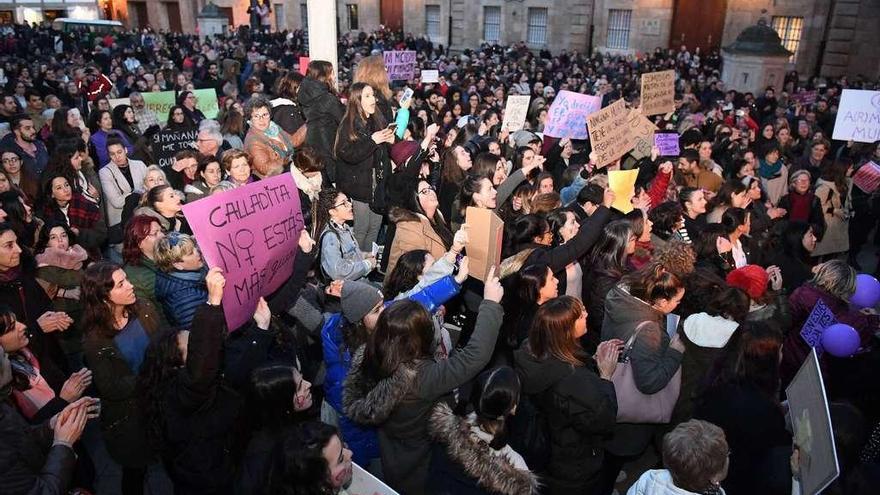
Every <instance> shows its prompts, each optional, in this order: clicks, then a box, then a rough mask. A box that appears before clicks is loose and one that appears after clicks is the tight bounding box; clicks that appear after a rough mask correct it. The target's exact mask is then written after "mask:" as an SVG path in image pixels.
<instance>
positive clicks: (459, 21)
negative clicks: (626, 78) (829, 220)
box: [0, 0, 880, 78]
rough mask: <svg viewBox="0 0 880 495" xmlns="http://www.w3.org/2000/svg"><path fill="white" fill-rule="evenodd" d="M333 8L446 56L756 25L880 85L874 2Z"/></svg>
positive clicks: (278, 21) (229, 2)
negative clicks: (492, 45)
mask: <svg viewBox="0 0 880 495" xmlns="http://www.w3.org/2000/svg"><path fill="white" fill-rule="evenodd" d="M18 1H19V2H20V1H21V0H18ZM67 1H71V0H67ZM101 1H102V2H104V1H114V0H101ZM269 1H270V3H271V4H272V8H273V13H272V15H273V28H275V29H279V30H284V29H291V30H293V29H304V28H306V27H307V23H308V21H307V18H306V17H307V15H306V12H307V9H306V0H292V1H291V0H288V1H284V0H269ZM326 1H327V2H331V1H334V0H326ZM335 1H336V15H337V26H338V29H339V32H340V33H344V32H349V31H354V32H359V31H365V32H369V31H373V30H375V29H377V28H379V26H380V25H385V26H390V27H401V28H403V29H404V30H405V31H407V32H409V33H413V34H415V35H424V36H427V37H429V38H430V39H431V40H432V41H434V42H435V43H437V44H442V45H443V46H451V48H452V49H453V50H454V51H459V50H463V49H466V48H474V47H477V46H479V45H480V44H481V43H483V42H487V41H489V42H498V43H500V44H511V43H515V42H518V41H526V42H527V44H528V45H529V46H530V47H531V48H533V49H536V50H537V49H542V48H548V49H550V50H551V51H554V52H557V51H560V50H563V49H565V50H570V51H572V50H574V51H580V52H585V51H591V50H598V51H601V52H611V53H626V54H636V53H643V52H647V51H653V50H654V49H655V48H657V47H662V48H669V47H673V48H677V47H678V46H680V45H682V44H684V45H687V46H688V48H689V49H693V48H694V47H695V46H699V47H701V49H702V50H704V51H705V50H707V49H710V48H717V47H720V46H728V45H730V44H731V43H732V42H733V41H734V40H735V39H736V36H737V35H738V34H739V33H740V32H741V31H742V30H743V29H745V28H746V27H748V26H752V25H755V24H756V23H757V21H758V19H760V18H761V17H764V18H766V19H767V22H768V24H770V25H771V26H772V27H774V28H775V29H776V30H777V32H779V33H780V36H781V37H782V39H783V42H784V44H785V46H786V48H788V49H789V50H791V51H793V52H795V54H794V55H793V56H792V59H791V60H790V62H789V68H791V69H794V70H797V71H798V72H799V73H801V74H804V75H812V74H821V75H829V76H836V75H841V74H848V75H857V74H863V75H865V76H867V77H870V78H877V77H880V50H877V49H876V47H877V46H880V30H878V29H877V26H878V25H880V1H878V0H335ZM205 2H206V0H176V1H175V0H171V1H165V0H161V1H159V0H129V1H128V2H122V1H120V0H115V2H114V4H123V7H122V8H123V9H125V6H124V4H126V3H127V10H125V11H122V16H123V17H124V18H125V20H127V21H128V23H129V25H135V26H137V25H147V24H149V25H152V26H153V27H155V28H159V29H171V30H176V29H182V30H183V31H193V30H194V29H195V26H196V22H195V19H196V17H197V15H198V12H199V11H200V10H201V8H202V7H204V5H205ZM213 2H214V3H215V4H216V5H217V6H218V7H219V8H220V9H221V11H223V12H225V13H226V15H227V17H228V18H229V21H230V25H232V26H237V25H240V24H246V23H248V22H249V19H248V15H247V7H248V4H249V1H248V0H213ZM46 3H48V1H47V2H46ZM316 3H320V2H316ZM2 5H3V2H0V6H2ZM0 10H2V7H0ZM116 11H117V13H118V12H120V10H119V9H116Z"/></svg>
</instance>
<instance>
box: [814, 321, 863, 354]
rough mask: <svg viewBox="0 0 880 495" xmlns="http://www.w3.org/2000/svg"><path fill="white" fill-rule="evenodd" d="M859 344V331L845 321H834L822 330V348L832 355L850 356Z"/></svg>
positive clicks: (857, 348)
mask: <svg viewBox="0 0 880 495" xmlns="http://www.w3.org/2000/svg"><path fill="white" fill-rule="evenodd" d="M860 344H861V341H860V339H859V333H858V332H856V329H855V328H853V327H851V326H849V325H847V324H845V323H835V324H834V325H831V326H830V327H828V328H826V329H825V330H823V331H822V348H823V349H825V351H827V352H828V353H829V354H831V355H832V356H837V357H849V356H852V355H853V354H855V352H856V351H857V350H859V345H860Z"/></svg>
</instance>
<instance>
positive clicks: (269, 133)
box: [244, 96, 294, 178]
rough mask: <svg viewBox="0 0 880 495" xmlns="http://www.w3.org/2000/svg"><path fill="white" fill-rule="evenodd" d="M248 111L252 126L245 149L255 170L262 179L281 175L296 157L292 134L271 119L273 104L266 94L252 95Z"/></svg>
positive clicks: (246, 109) (245, 139)
mask: <svg viewBox="0 0 880 495" xmlns="http://www.w3.org/2000/svg"><path fill="white" fill-rule="evenodd" d="M245 112H246V113H247V115H248V118H249V119H250V120H249V122H250V126H251V128H250V130H248V133H247V136H245V138H244V149H245V151H247V152H248V154H250V155H251V157H252V158H253V161H252V163H253V166H254V173H255V174H256V175H257V176H258V177H260V178H262V177H268V176H272V175H278V174H280V173H281V172H283V171H284V168H285V166H286V165H287V164H288V163H290V161H291V160H292V159H293V151H294V149H293V137H292V136H291V135H290V134H288V133H287V132H286V131H285V130H284V129H282V128H281V126H279V125H278V124H276V123H275V122H272V104H271V103H270V102H269V100H268V99H266V98H265V97H262V96H259V97H254V98H251V99H250V101H248V105H247V108H245Z"/></svg>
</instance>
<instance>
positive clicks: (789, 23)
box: [773, 16, 804, 62]
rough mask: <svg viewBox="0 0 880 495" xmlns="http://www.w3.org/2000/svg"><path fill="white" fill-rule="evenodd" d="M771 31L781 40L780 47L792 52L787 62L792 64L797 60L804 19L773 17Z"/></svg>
mask: <svg viewBox="0 0 880 495" xmlns="http://www.w3.org/2000/svg"><path fill="white" fill-rule="evenodd" d="M773 29H775V30H776V32H777V33H778V34H779V37H780V38H782V46H784V47H785V49H786V50H788V51H790V52H792V56H791V58H789V59H788V61H789V62H794V61H795V60H796V59H797V54H798V48H799V47H800V45H801V34H802V33H803V32H804V18H803V17H785V16H773Z"/></svg>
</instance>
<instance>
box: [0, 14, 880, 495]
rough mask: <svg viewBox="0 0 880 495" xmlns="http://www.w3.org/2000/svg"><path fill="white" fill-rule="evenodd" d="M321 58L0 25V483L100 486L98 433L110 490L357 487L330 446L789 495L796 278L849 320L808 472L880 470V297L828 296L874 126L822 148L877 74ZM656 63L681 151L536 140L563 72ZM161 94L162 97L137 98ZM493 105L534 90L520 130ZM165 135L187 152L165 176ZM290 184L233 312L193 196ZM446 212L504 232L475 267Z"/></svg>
mask: <svg viewBox="0 0 880 495" xmlns="http://www.w3.org/2000/svg"><path fill="white" fill-rule="evenodd" d="M339 45H340V46H339V48H340V50H339V53H340V60H339V62H338V66H334V65H333V64H331V63H330V62H328V61H321V60H312V61H310V62H309V64H308V66H307V67H299V66H298V64H299V60H300V59H299V57H300V56H301V55H305V54H306V52H305V50H306V40H305V39H304V33H302V32H292V33H288V32H284V33H268V32H259V31H254V32H251V31H249V30H247V29H242V30H239V31H237V32H235V33H233V34H231V35H229V36H215V37H204V38H200V37H196V36H191V35H184V34H177V33H158V32H155V31H152V30H149V29H147V30H142V31H127V32H115V33H109V34H106V35H98V34H95V33H91V32H84V31H80V32H69V33H68V32H64V33H62V32H57V31H54V30H52V29H51V28H50V27H47V26H27V25H6V26H3V27H2V28H0V63H2V66H3V69H4V70H3V74H2V76H0V77H2V78H3V79H4V80H3V81H0V82H2V83H3V84H4V87H5V90H4V93H3V95H2V102H0V126H2V127H3V132H5V136H4V137H2V139H0V158H2V166H0V492H2V493H8V494H18V493H22V494H25V493H67V492H69V491H71V490H74V489H79V490H81V491H80V493H88V492H92V493H94V492H95V490H96V470H95V466H94V462H93V459H94V457H95V456H96V455H97V452H96V451H95V450H94V449H93V448H91V447H89V446H87V445H86V444H85V443H84V442H83V441H82V439H81V437H82V434H83V431H84V429H85V428H86V425H87V424H88V423H89V421H90V420H94V421H96V422H98V424H99V425H100V433H101V434H100V443H102V444H103V447H102V450H103V449H106V452H107V453H108V454H109V457H110V458H111V459H112V461H113V462H114V463H116V464H117V465H118V466H119V467H120V469H121V473H122V476H121V478H120V480H121V485H120V486H119V487H114V488H113V491H118V492H120V493H123V494H126V495H128V494H141V493H145V492H149V490H148V489H147V487H146V485H145V480H146V479H147V478H148V477H149V476H152V474H148V473H154V472H155V471H157V470H158V471H159V472H161V473H164V474H163V475H167V478H168V479H169V480H170V483H171V485H173V489H174V492H175V493H178V494H223V493H242V494H260V493H267V494H268V493H272V494H335V493H345V489H346V487H347V486H348V484H349V483H350V482H351V479H352V472H353V469H354V468H353V466H352V463H353V462H354V463H356V464H357V465H358V466H360V467H362V468H363V469H365V470H368V471H370V472H372V473H373V474H375V475H376V476H378V477H379V478H380V479H381V480H383V481H384V482H385V483H386V484H387V485H389V486H390V487H391V488H393V489H394V490H396V491H397V492H399V493H402V494H419V493H436V494H460V493H495V494H538V493H543V494H570V493H585V494H599V495H607V494H611V493H614V491H615V489H616V488H619V487H620V485H618V483H619V482H620V481H621V480H623V479H629V483H628V484H631V487H630V488H629V492H628V493H630V494H636V495H642V494H645V495H648V494H650V495H666V494H688V493H696V494H713V495H714V494H723V493H727V494H730V495H739V494H754V493H761V494H790V493H798V491H797V490H798V486H799V483H798V479H799V467H800V464H799V459H800V457H801V455H800V451H801V449H802V448H803V447H805V446H802V445H798V444H797V438H796V437H795V439H794V440H793V435H792V432H791V426H790V424H789V423H788V422H787V402H786V401H785V395H784V390H785V387H786V386H787V385H788V384H789V383H791V381H792V380H793V378H794V376H795V373H796V372H797V371H798V369H799V368H800V366H801V364H802V363H803V362H804V360H805V359H806V358H807V356H808V354H809V352H810V346H809V344H808V343H807V342H806V341H804V339H803V338H802V337H801V332H800V329H801V327H802V326H803V325H804V323H805V321H806V320H807V318H808V317H809V315H810V312H811V311H812V309H813V307H814V305H815V304H816V302H817V301H821V302H823V303H824V304H825V305H826V306H827V307H828V308H829V309H830V310H831V311H832V312H833V314H834V316H835V318H836V319H837V321H839V322H842V323H846V324H848V325H851V326H852V327H853V328H855V329H856V330H857V332H858V334H859V339H860V345H859V350H858V351H857V352H856V353H855V354H854V355H853V356H851V357H845V358H841V357H834V356H832V355H829V354H827V353H826V354H823V355H822V356H821V358H820V361H821V366H822V371H823V374H824V378H825V381H824V383H825V386H826V391H827V394H828V397H829V400H830V401H831V405H830V411H831V420H832V423H833V425H834V434H835V438H836V439H837V444H836V447H837V456H838V459H839V462H840V469H841V474H840V477H839V478H838V479H837V480H836V481H835V482H834V483H833V484H832V485H831V486H830V487H829V488H828V489H827V491H826V492H827V493H835V494H844V493H847V494H849V493H852V494H861V493H874V490H875V489H876V487H877V486H880V485H878V483H880V450H878V445H880V440H878V439H880V402H878V398H880V388H878V386H877V384H876V383H877V382H875V381H874V380H873V377H874V376H876V374H877V373H878V371H880V359H878V357H880V349H878V342H877V340H876V339H877V336H876V334H877V332H878V330H880V317H878V315H877V313H876V311H875V310H876V308H865V309H861V310H860V309H854V308H853V307H852V306H851V305H850V304H849V299H850V298H851V297H852V295H853V293H854V291H855V284H856V282H855V280H856V274H857V272H859V271H862V272H867V273H874V274H876V273H877V270H878V268H877V265H876V264H875V257H876V256H875V254H877V253H880V251H878V249H880V229H878V219H880V214H878V213H880V196H878V194H876V193H873V194H872V193H866V192H865V191H863V190H861V189H860V188H859V187H857V186H856V185H854V184H853V181H852V178H851V177H852V175H853V173H854V172H855V171H857V170H858V169H859V168H860V167H863V166H866V164H869V163H870V162H872V161H874V162H880V146H878V144H880V143H872V144H864V143H853V142H848V143H847V142H839V141H837V142H833V143H832V142H831V141H830V137H831V135H832V133H833V127H834V121H835V112H836V108H837V105H838V104H839V101H840V96H841V90H842V89H844V88H860V89H877V87H878V86H877V83H876V82H871V81H866V80H864V78H861V77H858V78H845V77H844V78H839V79H836V80H824V79H818V78H813V79H810V80H805V79H802V78H801V77H799V75H798V74H796V73H790V74H789V75H788V76H787V77H786V79H785V83H784V86H782V87H779V88H772V87H771V88H767V89H766V90H765V91H764V93H763V94H759V95H754V94H751V93H742V92H739V91H737V90H736V88H725V87H724V84H723V83H722V82H721V80H720V69H721V67H720V59H719V57H718V54H717V53H709V54H702V53H700V52H699V50H695V51H694V52H690V51H688V50H687V49H686V47H681V49H680V50H663V49H659V48H658V49H657V50H656V51H655V52H654V53H650V54H645V55H643V56H640V57H632V56H629V57H621V56H607V55H604V56H603V55H601V54H594V55H588V54H581V53H576V52H561V53H556V54H552V53H549V52H547V51H541V52H539V53H535V52H532V51H529V50H528V49H527V47H526V46H525V44H523V43H520V44H516V45H514V46H508V47H501V46H497V45H484V46H480V47H478V48H475V49H473V50H465V51H464V52H463V53H459V54H451V53H449V52H448V50H444V48H443V47H442V46H439V47H435V46H434V45H433V44H432V43H430V42H429V41H427V40H425V39H424V38H414V37H412V36H409V35H406V36H405V35H404V34H403V33H396V32H391V31H387V30H383V31H379V32H376V33H371V34H368V33H361V34H360V35H357V36H351V35H345V36H343V37H342V38H341V39H340V41H339ZM404 48H405V49H412V50H416V51H417V54H418V60H417V63H418V66H419V67H421V68H425V69H428V68H430V69H438V70H439V74H440V79H439V82H437V83H424V82H422V81H420V79H419V78H418V77H417V78H415V79H413V80H409V81H390V80H389V77H388V73H387V71H386V69H385V66H384V61H383V57H382V51H383V50H386V49H404ZM666 69H674V70H675V71H676V82H675V87H676V98H675V107H676V109H675V111H673V112H670V113H669V114H666V115H659V116H655V117H651V120H652V122H654V123H655V124H656V125H657V127H658V129H663V130H674V131H675V132H677V133H678V134H679V136H680V138H679V144H680V150H681V151H680V153H679V155H677V156H661V153H660V151H659V149H657V148H654V149H652V150H651V153H650V154H649V156H645V157H640V158H638V159H637V158H636V157H635V156H633V153H628V154H626V155H625V156H624V157H623V158H621V159H620V160H618V161H616V162H615V163H612V164H610V165H604V166H600V165H599V164H597V163H596V160H595V155H594V154H593V153H592V152H591V148H590V143H589V142H588V141H581V140H576V139H568V138H563V139H558V138H554V137H550V136H545V135H544V134H543V130H544V126H545V125H546V120H547V114H548V109H549V107H550V105H552V103H553V100H554V98H555V96H556V94H557V92H559V91H561V90H569V91H576V92H581V93H585V94H595V95H601V96H602V99H603V106H604V105H607V104H610V103H612V102H614V101H617V100H618V99H621V98H623V99H624V100H626V102H627V105H629V106H631V107H632V108H637V107H638V106H639V94H638V89H639V77H640V75H641V74H644V73H647V72H653V71H656V70H666ZM337 73H338V76H337ZM337 77H338V78H337ZM206 88H210V89H214V90H215V91H216V94H217V97H218V102H219V114H218V116H217V118H216V119H212V118H208V117H206V116H205V114H204V113H203V111H202V109H201V108H200V105H199V101H198V98H197V97H196V95H195V92H194V91H195V90H196V89H206ZM164 90H174V91H175V92H176V95H177V96H176V105H174V106H172V107H171V109H170V111H169V112H168V115H167V116H165V115H157V114H156V113H155V112H154V111H152V110H151V109H149V108H147V106H146V105H145V102H144V97H143V95H144V93H147V92H152V91H164ZM802 90H816V91H817V93H818V97H817V98H816V101H815V102H804V101H803V99H802V98H799V97H798V96H799V95H800V94H802V93H801V91H802ZM508 95H530V96H531V100H530V105H529V111H528V116H527V119H526V122H525V124H524V127H523V128H522V129H519V130H516V131H512V130H511V129H509V128H506V127H503V126H502V122H503V118H504V108H505V103H506V99H507V96H508ZM117 98H128V99H129V101H130V104H117V105H115V106H111V100H113V99H117ZM584 125H586V123H584ZM161 129H171V130H184V131H196V132H197V134H196V135H197V139H196V141H195V142H194V143H193V149H187V150H183V151H180V152H178V153H177V154H176V155H175V156H174V158H173V160H172V161H171V163H168V164H166V165H164V166H160V165H159V164H158V162H157V159H156V153H155V150H153V149H152V146H151V144H152V139H151V138H152V136H154V135H155V133H156V132H159V131H160V130H161ZM867 166H870V165H867ZM621 169H638V179H637V180H636V186H635V190H634V194H633V195H632V197H631V198H622V199H623V200H624V202H628V203H629V204H630V205H631V207H632V208H626V209H627V210H630V209H631V211H628V212H624V211H621V210H620V209H617V208H613V207H612V204H614V203H615V200H618V201H619V200H620V199H621V198H617V197H616V195H615V193H614V192H613V191H612V190H611V189H610V188H609V185H608V171H609V170H621ZM279 174H291V175H292V177H293V179H294V181H295V183H296V187H297V189H298V193H299V199H300V204H301V206H302V215H303V219H304V222H305V228H304V229H303V231H302V232H301V234H300V237H299V241H298V248H297V253H296V257H295V261H294V268H293V274H292V275H291V276H290V278H289V279H287V280H286V281H285V282H284V283H283V285H282V286H281V288H280V289H278V290H277V291H276V292H274V293H273V294H267V295H265V297H264V298H261V299H260V302H259V304H258V306H257V308H256V311H255V313H254V315H253V318H252V320H251V321H250V322H248V323H246V324H245V325H243V326H241V327H240V328H227V324H226V321H225V318H224V313H223V308H222V302H221V301H222V299H223V292H224V287H225V283H226V279H225V276H224V273H223V272H222V270H221V269H220V268H218V267H210V268H209V267H208V266H206V263H205V261H204V259H203V257H202V255H201V251H200V249H199V239H197V238H196V237H195V236H193V230H192V228H191V226H190V225H189V223H188V221H187V218H186V217H185V216H184V215H183V214H182V207H181V205H182V204H186V203H192V202H197V201H204V200H205V198H209V197H210V196H211V195H214V194H219V193H222V192H224V191H230V190H233V189H235V188H239V187H243V186H246V185H247V184H250V183H253V182H256V181H260V180H262V179H265V178H267V177H272V176H276V175H279ZM469 208H476V209H483V210H491V212H492V213H493V214H495V215H497V216H498V217H499V218H500V219H501V220H502V221H503V244H502V250H501V251H502V255H501V259H502V261H501V263H500V264H499V265H498V266H493V267H491V269H490V270H489V273H488V275H486V274H484V273H479V274H478V273H471V270H470V263H469V260H468V256H467V255H468V248H469V245H470V244H471V238H472V237H473V231H472V228H473V226H472V225H468V215H467V210H468V209H469ZM202 241H203V242H206V241H205V240H202ZM376 246H379V247H380V248H379V249H378V250H377V249H376ZM865 253H867V254H865ZM860 255H861V257H860ZM673 314H674V315H677V316H678V317H679V318H680V322H681V323H680V325H678V326H676V327H673V328H667V321H668V318H667V316H668V315H673ZM624 368H625V370H626V373H627V374H628V375H627V376H629V381H626V380H625V379H621V375H622V373H621V371H623V370H624ZM670 394H672V395H671V396H670ZM636 395H638V397H641V399H633V397H636ZM625 396H626V397H625ZM660 396H665V397H671V399H670V400H671V402H670V407H669V408H668V409H667V410H665V411H655V410H652V409H653V406H649V403H648V402H638V401H639V400H642V401H647V400H648V398H651V397H660ZM633 400H636V403H635V407H632V401H633ZM650 404H653V402H652V403H650ZM673 404H674V406H673ZM652 453H653V457H652ZM646 459H647V461H646ZM645 462H647V463H648V464H649V465H648V466H647V467H648V468H653V469H648V470H647V471H644V472H643V473H642V472H636V473H633V472H632V469H633V467H632V466H635V465H639V464H640V463H641V464H644V463H645ZM626 471H628V472H626Z"/></svg>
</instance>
